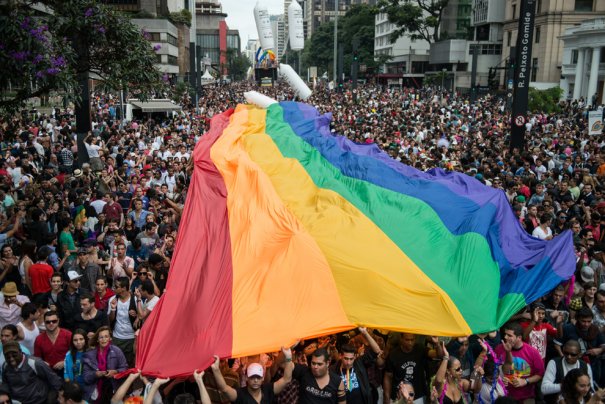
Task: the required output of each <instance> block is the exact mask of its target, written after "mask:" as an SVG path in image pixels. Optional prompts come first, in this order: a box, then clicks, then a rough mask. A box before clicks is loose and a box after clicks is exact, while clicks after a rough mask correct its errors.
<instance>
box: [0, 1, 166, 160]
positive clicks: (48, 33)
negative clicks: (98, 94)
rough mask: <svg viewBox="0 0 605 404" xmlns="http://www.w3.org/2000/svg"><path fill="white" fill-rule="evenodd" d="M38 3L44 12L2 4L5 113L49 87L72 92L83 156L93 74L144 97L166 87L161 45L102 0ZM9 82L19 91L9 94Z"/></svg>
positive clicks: (1, 71) (0, 45)
mask: <svg viewBox="0 0 605 404" xmlns="http://www.w3.org/2000/svg"><path fill="white" fill-rule="evenodd" d="M36 5H37V6H36V8H37V9H40V8H39V7H43V8H46V10H47V12H46V13H37V14H36V11H35V10H34V9H33V8H32V7H30V6H29V4H25V3H16V2H11V1H9V2H8V3H6V4H3V5H2V16H0V38H2V40H1V41H2V43H0V62H1V64H0V77H2V78H1V79H0V85H1V88H0V90H2V91H3V97H2V99H1V100H0V110H2V111H3V112H5V113H11V112H14V111H15V110H17V109H18V108H20V107H22V106H23V105H24V103H25V101H26V100H27V99H28V98H30V97H32V96H37V95H40V94H44V93H47V92H49V91H51V90H63V91H67V92H69V93H73V94H74V96H75V97H74V98H75V101H76V111H75V112H76V125H77V132H78V151H79V153H78V157H79V159H80V161H82V160H86V159H87V154H86V148H85V147H84V143H83V139H84V137H85V135H86V133H87V132H88V131H89V130H90V129H91V118H90V100H89V97H90V95H89V86H88V82H89V78H90V77H93V78H95V79H96V80H98V81H99V82H100V85H101V86H104V87H105V88H110V89H113V90H119V89H127V90H128V92H129V93H130V94H131V95H133V96H135V97H138V98H141V99H145V98H146V97H148V96H149V95H150V94H152V93H153V92H154V91H161V90H162V89H163V85H164V84H163V80H162V75H161V73H160V72H159V70H158V69H157V68H156V67H155V63H156V62H157V56H156V54H155V51H157V50H158V49H159V48H155V49H152V47H151V44H150V42H149V41H148V37H146V36H147V34H146V33H145V32H141V30H140V29H139V28H138V27H137V26H136V25H134V24H132V23H131V22H130V20H129V19H128V18H126V17H125V16H123V15H122V14H120V13H119V12H118V11H116V10H114V9H113V8H111V7H109V6H105V5H103V4H100V3H99V2H97V0H40V1H38V2H37V3H36ZM16 72H18V73H17V74H16ZM9 80H10V82H9ZM9 83H10V84H9ZM9 85H10V86H11V87H14V88H17V89H18V90H17V91H16V92H14V93H10V94H7V92H6V90H7V88H8V87H9Z"/></svg>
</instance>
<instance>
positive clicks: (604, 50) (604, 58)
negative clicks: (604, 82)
mask: <svg viewBox="0 0 605 404" xmlns="http://www.w3.org/2000/svg"><path fill="white" fill-rule="evenodd" d="M599 63H605V48H601V60H600V62H599Z"/></svg>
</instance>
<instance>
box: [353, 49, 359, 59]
mask: <svg viewBox="0 0 605 404" xmlns="http://www.w3.org/2000/svg"><path fill="white" fill-rule="evenodd" d="M358 60H359V52H357V51H356V50H355V51H353V61H354V62H357V61H358Z"/></svg>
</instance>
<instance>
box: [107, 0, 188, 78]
mask: <svg viewBox="0 0 605 404" xmlns="http://www.w3.org/2000/svg"><path fill="white" fill-rule="evenodd" d="M102 2H103V3H105V4H108V5H110V6H112V7H114V8H116V9H118V10H120V11H124V12H126V13H130V15H131V16H132V17H134V18H132V19H131V21H132V22H133V23H134V24H136V25H138V26H139V27H141V29H142V30H145V31H146V32H147V33H148V34H149V37H150V41H151V42H152V44H153V45H154V46H158V47H159V49H158V50H157V51H156V54H157V64H156V67H157V68H158V69H159V70H160V71H161V72H164V73H166V74H168V75H169V76H170V77H172V78H176V77H185V76H186V75H187V74H188V72H189V69H190V62H189V61H190V44H191V38H192V36H193V35H192V32H195V21H191V23H190V24H186V23H183V22H175V21H173V20H171V18H170V14H173V13H174V14H176V13H182V12H184V11H185V10H186V11H189V13H191V14H193V3H192V2H191V0H166V1H152V0H140V1H137V0H102Z"/></svg>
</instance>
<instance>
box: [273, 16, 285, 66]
mask: <svg viewBox="0 0 605 404" xmlns="http://www.w3.org/2000/svg"><path fill="white" fill-rule="evenodd" d="M269 21H270V23H271V32H272V33H273V41H274V43H275V49H274V51H275V56H276V57H277V60H281V58H282V56H283V55H284V53H285V52H286V46H287V40H288V32H287V31H286V19H285V15H284V14H279V15H271V16H269Z"/></svg>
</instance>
